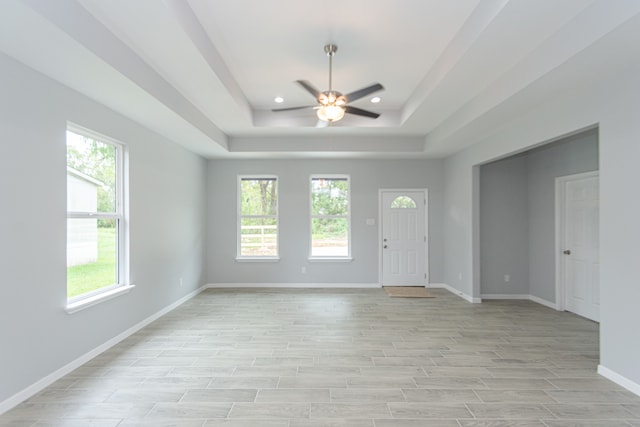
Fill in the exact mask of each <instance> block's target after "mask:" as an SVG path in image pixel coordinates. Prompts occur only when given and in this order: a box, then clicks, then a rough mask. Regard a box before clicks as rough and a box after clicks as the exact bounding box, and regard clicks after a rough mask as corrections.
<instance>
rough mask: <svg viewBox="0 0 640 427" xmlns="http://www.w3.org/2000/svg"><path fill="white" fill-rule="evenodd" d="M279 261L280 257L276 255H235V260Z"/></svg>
mask: <svg viewBox="0 0 640 427" xmlns="http://www.w3.org/2000/svg"><path fill="white" fill-rule="evenodd" d="M279 261H280V257H277V256H273V257H266V256H265V257H249V256H243V257H236V262H279Z"/></svg>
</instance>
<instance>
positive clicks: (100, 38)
mask: <svg viewBox="0 0 640 427" xmlns="http://www.w3.org/2000/svg"><path fill="white" fill-rule="evenodd" d="M24 1H25V2H26V3H27V4H28V5H29V6H30V7H31V8H32V9H33V10H35V11H36V12H37V13H39V14H40V15H42V16H43V17H45V18H46V19H48V20H49V21H50V22H52V23H53V24H55V25H56V26H57V27H58V28H60V29H61V30H62V31H64V32H65V33H67V34H68V35H69V36H71V37H72V38H73V39H74V40H76V41H77V42H78V43H79V44H81V45H82V46H84V47H85V48H86V49H88V50H90V51H91V52H92V53H93V54H94V55H96V56H98V57H99V58H101V59H102V60H103V61H105V62H106V63H107V64H109V65H110V66H111V67H113V68H114V69H116V70H117V71H119V72H120V73H121V74H123V75H124V76H126V77H127V78H128V79H129V80H131V81H132V82H134V83H135V84H136V85H138V86H139V87H141V88H142V89H144V90H145V91H146V92H148V93H149V94H151V95H152V96H153V97H154V98H156V99H157V100H158V101H160V102H162V103H163V104H164V105H165V106H167V107H168V108H170V109H171V110H172V111H174V112H176V113H177V114H178V115H180V116H181V117H182V118H183V119H184V120H186V121H188V122H189V123H191V124H192V125H193V126H195V127H196V128H197V129H198V130H200V131H201V132H203V133H204V134H205V135H207V136H208V137H209V138H211V140H212V141H214V142H216V143H217V144H219V145H220V146H221V147H222V148H224V149H227V141H226V140H227V136H226V135H225V134H224V132H222V131H221V130H220V129H219V128H218V127H217V126H216V125H214V124H213V123H212V122H211V121H210V120H209V119H208V118H207V117H205V116H204V114H202V112H201V111H200V110H199V109H198V108H196V107H195V106H194V105H193V104H192V103H191V102H190V101H189V100H188V99H186V98H185V97H184V96H183V95H182V94H181V93H180V92H179V91H178V90H176V88H175V87H174V86H172V85H171V84H170V83H169V82H167V81H166V80H165V79H164V78H163V77H162V76H160V75H159V74H158V73H157V72H156V71H155V70H154V69H153V68H152V67H151V66H149V65H148V64H147V63H146V62H144V61H143V60H142V59H141V58H140V57H139V56H138V55H137V54H136V53H135V52H134V51H133V50H132V49H131V48H130V47H129V46H127V45H126V44H125V43H123V42H122V41H121V40H120V39H118V38H117V37H116V36H115V35H113V33H112V32H111V31H109V30H108V29H107V28H106V27H105V26H104V25H103V24H102V23H101V22H100V21H98V20H97V19H96V18H94V16H93V15H91V14H90V13H89V12H88V11H87V10H86V9H85V8H83V7H82V6H80V5H79V4H78V3H77V2H75V1H74V0H56V1H55V2H52V1H41V0H24Z"/></svg>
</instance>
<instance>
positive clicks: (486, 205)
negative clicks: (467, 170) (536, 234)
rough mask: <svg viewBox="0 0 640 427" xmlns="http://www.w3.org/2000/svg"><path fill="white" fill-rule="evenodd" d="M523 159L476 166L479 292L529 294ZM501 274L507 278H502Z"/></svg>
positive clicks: (527, 209) (526, 212) (525, 189)
mask: <svg viewBox="0 0 640 427" xmlns="http://www.w3.org/2000/svg"><path fill="white" fill-rule="evenodd" d="M528 218H529V203H528V192H527V159H526V157H525V156H516V157H512V158H509V159H505V160H501V161H498V162H495V163H491V164H488V165H484V166H482V167H481V168H480V280H481V282H480V283H481V286H482V294H510V295H513V294H522V295H527V294H529V227H528ZM505 275H509V276H510V281H509V282H506V281H505V277H504V276H505Z"/></svg>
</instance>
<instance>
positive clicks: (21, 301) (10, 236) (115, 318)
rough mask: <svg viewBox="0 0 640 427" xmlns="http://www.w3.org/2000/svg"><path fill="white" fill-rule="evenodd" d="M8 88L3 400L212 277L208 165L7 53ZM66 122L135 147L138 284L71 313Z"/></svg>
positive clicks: (0, 293)
mask: <svg viewBox="0 0 640 427" xmlns="http://www.w3.org/2000/svg"><path fill="white" fill-rule="evenodd" d="M0 93H2V102H0V204H1V206H0V227H1V230H0V236H2V237H0V272H1V273H2V274H1V276H0V280H1V281H2V283H1V285H0V348H1V350H0V378H1V380H0V402H2V401H4V400H6V399H8V398H9V397H11V396H13V395H15V394H16V393H18V392H20V391H21V390H23V389H24V388H26V387H27V386H29V385H31V384H33V383H34V382H36V381H38V380H40V379H42V378H43V377H45V376H47V375H49V374H51V373H52V372H54V371H56V370H57V369H59V368H61V367H63V366H64V365H66V364H68V363H70V362H72V361H73V360H75V359H76V358H78V357H80V356H82V355H84V354H86V353H87V352H89V351H91V350H92V349H94V348H96V347H98V346H100V345H101V344H103V343H105V342H106V341H108V340H109V339H111V338H113V337H115V336H117V335H119V334H121V333H122V332H124V331H126V330H127V329H129V328H131V327H132V326H134V325H135V324H137V323H138V322H140V321H142V320H143V319H145V318H147V317H149V316H150V315H152V314H154V313H156V312H157V311H159V310H161V309H162V308H164V307H166V306H168V305H170V304H171V303H173V302H175V301H177V300H178V299H180V298H181V297H183V296H184V295H186V294H188V293H190V292H193V291H194V290H196V289H197V288H198V287H199V286H201V285H202V284H203V276H204V243H205V242H204V235H205V230H204V221H205V215H204V214H205V182H206V179H205V174H206V162H205V161H204V160H203V159H202V158H200V157H198V156H196V155H194V154H191V153H189V152H187V151H185V150H184V149H182V148H180V147H179V146H177V145H176V144H174V143H172V142H170V141H168V140H166V139H164V138H163V137H161V136H159V135H156V134H154V133H152V132H149V131H148V130H146V129H144V128H142V127H140V126H139V125H137V124H135V123H134V122H132V121H130V120H128V119H126V118H124V117H122V116H120V115H118V114H116V113H114V112H113V111H111V110H109V109H107V108H105V107H103V106H101V105H99V104H97V103H95V102H93V101H91V100H89V99H88V98H86V97H84V96H81V95H79V94H77V93H76V92H74V91H72V90H70V89H68V88H66V87H64V86H62V85H60V84H58V83H55V82H53V81H52V80H49V79H48V78H45V77H43V76H42V75H40V74H38V73H36V72H34V71H32V70H31V69H29V68H26V67H24V66H22V65H19V64H18V63H17V62H15V61H13V60H11V59H9V58H7V57H6V56H4V55H0ZM67 120H69V121H72V122H74V123H77V124H79V125H81V126H84V127H86V128H89V129H93V130H95V131H97V132H100V133H103V134H105V135H108V136H111V137H113V138H115V139H118V140H120V141H122V142H124V143H125V144H126V145H127V147H128V149H129V160H130V169H129V171H130V187H129V189H130V219H131V222H130V225H131V235H130V237H131V241H130V262H131V263H130V267H131V268H130V269H131V280H132V282H133V283H134V284H135V285H136V287H135V288H134V289H133V290H132V291H131V292H129V293H127V294H125V295H122V296H119V297H117V298H114V299H112V300H109V301H106V302H104V303H102V304H99V305H96V306H93V307H90V308H87V309H85V310H83V311H80V312H78V313H75V314H72V315H70V314H67V313H66V312H65V310H64V308H65V305H66V231H65V230H66V142H65V132H66V126H67ZM180 277H182V278H183V280H184V286H183V287H182V288H180V287H179V286H178V280H179V278H180Z"/></svg>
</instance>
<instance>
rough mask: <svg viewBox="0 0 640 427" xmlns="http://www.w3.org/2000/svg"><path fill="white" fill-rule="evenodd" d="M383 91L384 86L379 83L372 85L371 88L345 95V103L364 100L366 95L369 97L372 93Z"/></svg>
mask: <svg viewBox="0 0 640 427" xmlns="http://www.w3.org/2000/svg"><path fill="white" fill-rule="evenodd" d="M383 89H384V86H382V85H381V84H380V83H374V84H372V85H371V86H367V87H365V88H362V89H360V90H356V91H353V92H351V93H348V94H346V95H345V97H346V98H347V102H353V101H355V100H356V99H360V98H364V97H365V96H367V95H370V94H372V93H374V92H377V91H379V90H383Z"/></svg>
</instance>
